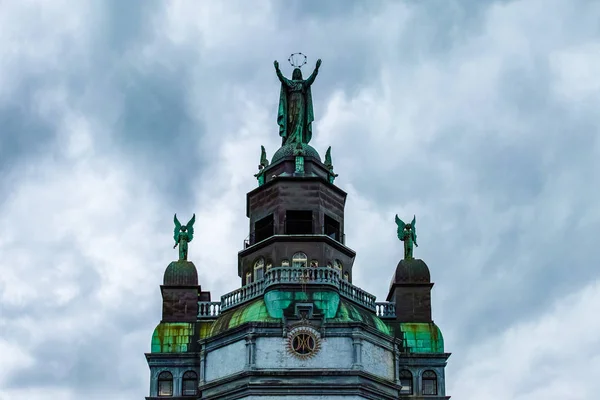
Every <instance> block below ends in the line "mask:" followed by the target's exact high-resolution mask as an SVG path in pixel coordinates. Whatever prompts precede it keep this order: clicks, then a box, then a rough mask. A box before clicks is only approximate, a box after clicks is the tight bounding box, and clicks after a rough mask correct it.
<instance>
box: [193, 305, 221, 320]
mask: <svg viewBox="0 0 600 400" xmlns="http://www.w3.org/2000/svg"><path fill="white" fill-rule="evenodd" d="M220 313H221V302H220V301H199V302H198V319H214V318H217V317H218V316H219V314H220Z"/></svg>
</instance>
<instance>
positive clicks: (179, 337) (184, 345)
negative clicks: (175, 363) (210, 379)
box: [151, 321, 212, 353]
mask: <svg viewBox="0 0 600 400" xmlns="http://www.w3.org/2000/svg"><path fill="white" fill-rule="evenodd" d="M211 324H212V321H202V322H195V323H189V322H161V323H160V324H158V326H157V327H156V329H155V330H154V333H153V334H152V346H151V352H152V353H187V352H189V351H195V347H196V342H197V341H198V340H199V339H201V338H204V337H206V336H208V332H209V330H210V326H211Z"/></svg>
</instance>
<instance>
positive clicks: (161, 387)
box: [158, 371, 173, 397]
mask: <svg viewBox="0 0 600 400" xmlns="http://www.w3.org/2000/svg"><path fill="white" fill-rule="evenodd" d="M158 395H159V396H161V397H162V396H165V397H167V396H173V375H172V374H171V373H170V372H168V371H163V372H161V373H160V374H159V375H158Z"/></svg>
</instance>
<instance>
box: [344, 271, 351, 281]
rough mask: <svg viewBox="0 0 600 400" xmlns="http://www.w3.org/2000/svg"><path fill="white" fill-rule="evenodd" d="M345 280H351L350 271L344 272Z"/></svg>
mask: <svg viewBox="0 0 600 400" xmlns="http://www.w3.org/2000/svg"><path fill="white" fill-rule="evenodd" d="M344 280H345V281H349V280H350V274H349V273H348V271H346V272H344Z"/></svg>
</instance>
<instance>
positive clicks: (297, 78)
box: [273, 60, 321, 146]
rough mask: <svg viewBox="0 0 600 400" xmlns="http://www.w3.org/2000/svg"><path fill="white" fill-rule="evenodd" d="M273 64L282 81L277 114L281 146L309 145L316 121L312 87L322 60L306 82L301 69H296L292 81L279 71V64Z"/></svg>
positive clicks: (318, 61)
mask: <svg viewBox="0 0 600 400" xmlns="http://www.w3.org/2000/svg"><path fill="white" fill-rule="evenodd" d="M273 64H274V65H275V72H276V73H277V77H278V78H279V80H280V81H281V91H280V94H279V110H278V112H277V124H278V125H279V136H281V138H282V141H281V145H282V146H283V145H286V144H289V143H304V144H307V143H308V142H310V139H311V138H312V122H313V121H314V119H315V116H314V113H313V106H312V93H311V90H310V87H311V85H312V84H313V82H314V81H315V78H316V77H317V74H318V73H319V67H320V66H321V60H317V66H316V67H315V70H314V71H313V73H312V74H311V75H310V76H309V77H308V79H306V80H303V79H302V71H301V70H300V68H299V67H296V68H294V71H293V72H292V79H287V78H286V77H284V76H283V74H282V73H281V71H280V70H279V63H278V62H277V61H275V62H273Z"/></svg>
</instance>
